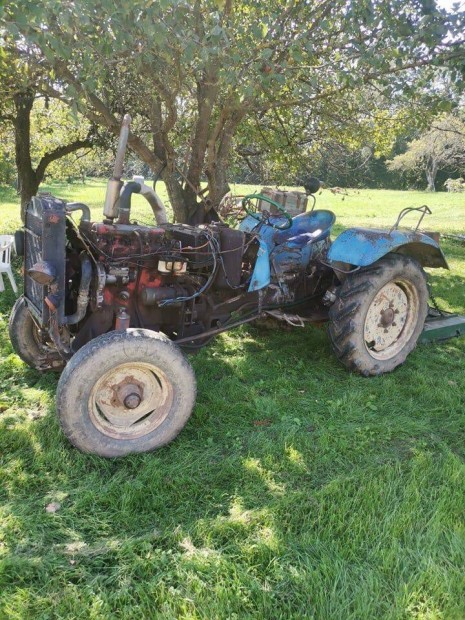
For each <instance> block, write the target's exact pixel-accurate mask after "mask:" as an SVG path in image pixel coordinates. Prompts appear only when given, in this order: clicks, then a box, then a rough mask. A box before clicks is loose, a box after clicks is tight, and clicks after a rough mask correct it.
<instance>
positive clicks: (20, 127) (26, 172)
mask: <svg viewBox="0 0 465 620" xmlns="http://www.w3.org/2000/svg"><path fill="white" fill-rule="evenodd" d="M34 96H35V95H34V92H33V91H32V90H30V89H28V90H26V91H24V92H21V93H16V94H15V95H14V97H13V100H14V105H15V112H16V114H15V120H14V130H15V155H16V168H17V170H18V191H19V194H20V197H21V219H22V221H23V222H24V215H25V212H26V205H27V203H28V202H29V201H30V200H31V198H32V196H34V195H35V194H36V193H37V190H38V189H39V183H40V181H39V180H38V178H37V175H36V172H35V170H34V168H33V167H32V161H31V111H32V106H33V104H34Z"/></svg>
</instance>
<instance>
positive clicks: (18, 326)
mask: <svg viewBox="0 0 465 620" xmlns="http://www.w3.org/2000/svg"><path fill="white" fill-rule="evenodd" d="M8 331H9V335H10V341H11V344H12V345H13V349H14V350H15V353H16V354H17V355H18V356H19V357H20V358H21V359H22V360H23V362H25V363H26V364H27V365H28V366H30V367H31V368H39V367H40V357H41V350H40V346H39V343H40V337H39V330H38V328H37V326H36V324H35V323H34V320H33V318H32V315H31V313H30V312H29V309H28V307H27V305H26V301H25V299H24V297H20V298H19V299H17V300H16V303H15V305H14V306H13V309H12V310H11V314H10V321H9V323H8Z"/></svg>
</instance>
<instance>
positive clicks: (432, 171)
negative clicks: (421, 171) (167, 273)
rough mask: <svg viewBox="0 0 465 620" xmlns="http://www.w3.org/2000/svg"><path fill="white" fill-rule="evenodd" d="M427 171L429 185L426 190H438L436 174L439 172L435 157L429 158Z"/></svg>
mask: <svg viewBox="0 0 465 620" xmlns="http://www.w3.org/2000/svg"><path fill="white" fill-rule="evenodd" d="M425 173H426V180H427V182H428V186H427V188H426V190H427V191H428V192H435V191H436V175H437V173H438V166H437V163H436V161H435V160H434V159H430V160H428V162H427V164H426V170H425Z"/></svg>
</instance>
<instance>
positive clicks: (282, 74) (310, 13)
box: [2, 0, 463, 220]
mask: <svg viewBox="0 0 465 620" xmlns="http://www.w3.org/2000/svg"><path fill="white" fill-rule="evenodd" d="M26 15H27V18H26ZM462 20H463V14H461V13H456V14H454V15H449V14H447V13H446V12H445V11H440V10H438V9H437V8H436V6H435V3H434V2H417V1H416V0H395V1H394V2H392V1H389V2H388V1H386V0H363V1H361V2H356V3H355V2H349V1H348V0H336V1H334V0H323V1H318V2H316V1H312V2H308V1H306V0H295V1H293V2H290V3H289V2H283V1H282V0H271V1H270V2H266V3H261V2H256V1H255V0H243V1H241V2H237V3H232V1H231V0H224V1H222V2H218V1H213V0H198V1H196V2H193V3H192V2H187V1H185V0H160V1H159V2H135V3H116V4H115V3H114V2H111V1H110V0H102V2H100V3H99V4H98V7H97V5H95V3H94V2H92V1H91V0H79V1H78V2H70V3H61V2H59V1H58V0H45V1H44V2H41V3H40V4H39V3H36V2H34V1H33V0H15V1H10V2H6V3H5V5H4V7H3V17H2V23H3V28H4V32H5V37H6V38H7V40H8V41H9V42H10V44H11V45H13V46H14V45H16V46H24V42H26V43H27V45H28V46H29V47H28V49H27V56H28V61H29V62H30V63H32V64H33V65H40V66H41V67H46V68H47V70H48V71H49V72H50V75H51V76H53V81H49V82H48V89H49V91H53V92H52V93H51V94H53V95H54V96H56V97H58V98H62V99H66V100H67V101H68V102H69V103H70V104H71V105H76V106H78V107H79V108H80V110H81V111H82V112H83V113H84V114H85V115H86V116H87V117H88V118H89V119H91V120H92V121H93V122H97V123H99V124H102V125H104V126H105V127H107V128H108V129H110V130H111V131H113V132H117V129H118V124H119V122H118V119H119V116H120V114H121V113H122V112H123V111H124V112H130V113H132V114H133V116H135V117H136V119H137V122H136V126H137V132H134V133H133V135H132V136H131V137H130V145H131V147H132V148H133V150H134V151H135V152H136V153H137V154H138V156H139V157H140V158H141V159H142V160H143V161H144V162H145V163H146V164H147V165H149V166H150V168H151V169H152V170H153V171H154V172H155V173H156V174H161V175H162V176H163V178H164V180H165V181H166V183H167V186H168V191H169V194H170V199H171V202H172V204H173V208H174V211H175V214H176V217H177V218H178V219H180V220H186V219H188V218H189V217H191V218H192V217H193V216H194V215H195V213H196V211H198V207H199V206H198V198H197V194H198V192H199V190H200V181H201V178H202V176H203V175H204V174H205V175H206V177H207V180H208V189H209V201H208V202H206V201H204V202H203V203H202V204H201V207H202V210H203V211H205V210H207V209H208V208H209V207H210V206H211V205H217V204H218V203H219V200H220V199H221V197H222V195H223V194H224V193H225V191H226V190H227V175H226V168H227V165H228V162H229V158H230V153H231V149H232V147H233V145H234V138H235V136H236V134H237V132H238V131H239V128H240V127H241V125H242V123H243V122H244V121H245V119H250V118H252V117H253V118H258V119H259V120H260V122H263V120H264V115H270V116H273V114H274V113H275V112H276V113H277V114H278V116H279V117H280V118H281V119H282V123H283V124H284V125H286V122H287V116H288V113H287V112H286V110H287V109H292V110H295V109H297V108H299V109H301V110H304V112H303V114H302V118H304V117H306V119H307V124H306V130H308V132H309V134H310V136H312V137H311V138H310V139H311V140H312V141H313V140H314V136H315V135H318V134H319V135H321V132H318V129H319V128H321V127H326V128H327V127H329V126H331V118H334V111H335V110H338V112H339V115H340V117H341V124H342V122H343V119H344V118H346V119H347V118H348V117H350V118H353V119H354V118H356V117H357V114H358V112H359V110H360V106H361V105H363V106H365V107H366V105H365V103H366V102H365V101H363V96H360V97H357V96H353V97H351V96H350V93H357V92H360V93H362V94H366V93H370V90H369V89H368V87H370V86H371V87H376V89H377V92H379V93H380V95H379V96H380V97H391V96H394V97H395V96H396V95H397V94H398V93H400V92H402V93H404V95H406V96H408V97H409V98H414V97H416V96H417V93H419V92H420V91H421V86H422V85H426V84H430V77H431V76H430V73H429V72H425V71H422V72H420V71H419V70H420V68H423V69H424V68H426V67H444V66H445V65H446V64H447V63H451V62H452V61H455V60H456V59H457V58H459V57H460V54H461V50H460V49H459V48H458V47H457V46H455V42H456V33H458V32H460V28H461V24H462ZM128 33H130V34H129V36H128ZM457 62H458V61H457ZM454 77H455V78H457V79H459V78H460V71H459V70H458V69H457V70H456V72H455V74H454ZM419 80H420V82H419ZM367 89H368V90H367ZM362 125H363V124H362ZM333 126H337V123H333ZM297 127H298V124H297V125H296V129H297ZM353 127H355V124H353ZM264 132H265V133H266V134H267V135H269V131H268V130H267V128H266V127H265V129H264ZM270 141H271V142H272V141H273V138H271V139H270ZM384 146H385V145H384ZM384 146H383V149H384ZM279 150H280V149H278V148H277V149H274V151H275V152H278V151H279ZM309 155H310V153H309Z"/></svg>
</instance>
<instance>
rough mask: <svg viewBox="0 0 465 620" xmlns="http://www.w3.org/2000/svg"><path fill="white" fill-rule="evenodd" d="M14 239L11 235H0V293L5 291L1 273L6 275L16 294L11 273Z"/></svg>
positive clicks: (16, 288)
mask: <svg viewBox="0 0 465 620" xmlns="http://www.w3.org/2000/svg"><path fill="white" fill-rule="evenodd" d="M14 242H15V238H14V237H13V235H0V293H1V292H2V291H4V290H5V285H4V284H3V277H2V273H6V274H7V276H8V277H9V278H10V282H11V287H12V288H13V290H14V292H15V293H18V287H17V286H16V282H15V279H14V277H13V271H12V269H11V250H12V248H13V245H14Z"/></svg>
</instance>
